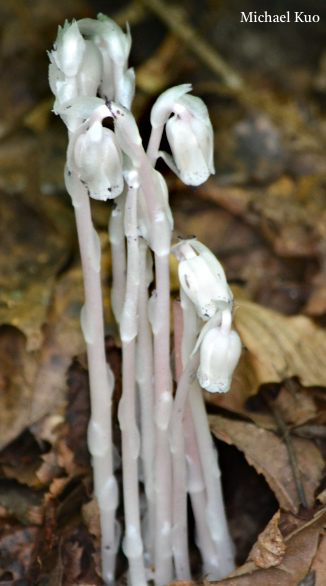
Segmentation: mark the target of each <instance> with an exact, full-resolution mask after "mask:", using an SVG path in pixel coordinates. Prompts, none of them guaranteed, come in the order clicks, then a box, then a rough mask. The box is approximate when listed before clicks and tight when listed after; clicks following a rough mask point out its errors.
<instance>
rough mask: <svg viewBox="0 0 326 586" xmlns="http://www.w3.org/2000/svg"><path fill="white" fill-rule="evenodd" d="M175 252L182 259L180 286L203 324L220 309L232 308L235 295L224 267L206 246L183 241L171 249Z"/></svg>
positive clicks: (180, 263) (180, 264) (180, 261)
mask: <svg viewBox="0 0 326 586" xmlns="http://www.w3.org/2000/svg"><path fill="white" fill-rule="evenodd" d="M172 253H173V254H174V255H175V257H176V258H177V259H178V260H179V280H180V285H181V287H182V289H183V291H184V293H185V294H186V295H187V296H188V297H189V299H190V300H191V301H192V302H193V304H194V305H195V308H196V312H197V314H198V316H199V317H200V318H201V319H202V320H203V321H207V320H208V319H210V318H211V317H212V316H213V315H214V314H215V313H216V312H217V311H218V310H223V309H227V308H232V305H233V295H232V292H231V290H230V287H229V286H228V284H227V280H226V277H225V273H224V270H223V267H222V265H221V264H220V263H219V261H218V260H217V258H216V257H215V256H214V254H213V253H212V252H211V251H210V250H209V249H208V248H207V247H206V246H204V244H201V243H200V242H198V241H197V240H196V239H191V240H183V241H181V242H179V243H178V244H176V245H175V246H173V247H172Z"/></svg>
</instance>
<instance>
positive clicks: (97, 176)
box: [67, 120, 123, 200]
mask: <svg viewBox="0 0 326 586" xmlns="http://www.w3.org/2000/svg"><path fill="white" fill-rule="evenodd" d="M86 124H87V123H86ZM84 127H85V124H84V125H83V129H82V130H83V131H82V132H77V133H76V136H75V137H72V139H71V141H70V144H69V148H68V157H67V163H68V167H69V168H71V169H72V170H74V171H75V172H76V173H77V175H78V177H79V179H80V181H81V182H82V183H83V184H84V185H85V187H86V188H87V190H88V193H89V195H90V197H92V198H94V199H100V200H107V199H112V198H114V197H116V196H118V195H120V193H121V192H122V190H123V175H122V170H123V157H122V152H121V149H120V146H119V144H118V142H117V139H116V137H115V134H114V132H112V130H110V129H109V128H104V127H103V126H102V122H101V120H94V122H93V123H92V124H89V128H87V126H86V128H84Z"/></svg>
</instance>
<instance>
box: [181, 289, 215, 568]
mask: <svg viewBox="0 0 326 586" xmlns="http://www.w3.org/2000/svg"><path fill="white" fill-rule="evenodd" d="M184 297H185V296H184V294H182V298H183V304H182V306H183V310H184V312H185V314H186V315H187V323H186V324H185V327H184V324H183V311H182V306H181V304H180V303H179V302H177V301H174V303H173V324H174V352H175V367H176V378H177V381H179V380H180V378H181V375H182V372H183V363H182V357H181V354H182V350H181V348H182V347H183V357H184V360H186V359H187V357H188V358H189V355H190V349H191V348H192V347H193V345H194V342H195V339H196V335H197V329H198V328H197V317H196V315H195V311H194V309H193V306H192V304H191V303H190V302H189V300H188V298H184ZM187 309H188V311H187ZM188 365H189V361H188ZM187 368H189V366H188V367H187V366H186V369H187ZM194 368H196V367H195V366H194ZM192 372H193V375H194V376H193V377H192V380H191V381H189V385H188V393H189V391H190V387H191V385H192V383H193V380H194V379H195V377H196V373H195V372H194V370H192ZM180 382H181V381H180ZM181 390H182V387H181V386H180V384H178V388H177V392H176V399H175V404H174V412H175V411H176V409H177V404H178V403H180V399H179V397H178V395H179V393H180V391H181ZM188 393H187V401H186V402H185V405H184V406H183V409H184V414H183V415H184V418H183V426H182V427H180V426H175V425H172V437H173V436H174V435H175V434H182V438H183V435H184V438H185V439H184V442H185V454H184V456H185V458H186V463H187V470H186V474H187V476H188V483H187V487H186V488H187V491H188V492H189V495H190V500H191V505H192V510H193V515H194V519H195V531H196V543H197V546H198V548H199V550H200V553H201V556H202V560H203V573H204V574H206V573H208V574H211V573H212V572H213V575H215V570H216V563H217V562H216V548H215V546H214V543H213V541H212V539H211V535H210V531H209V528H208V526H207V522H206V519H205V515H203V511H205V510H206V507H207V500H206V489H205V482H204V477H203V470H202V466H201V462H200V455H199V451H198V444H197V438H196V434H195V429H194V423H193V419H192V414H191V410H190V405H189V400H188ZM180 407H182V405H180ZM178 411H179V417H181V414H182V409H181V411H180V409H179V410H178ZM179 441H182V440H179ZM177 460H178V458H176V457H175V454H174V453H173V464H174V466H173V470H176V473H174V474H173V482H175V478H176V476H175V474H177V475H179V474H180V472H179V468H180V469H182V470H183V468H184V465H182V462H181V461H180V462H178V461H177ZM175 490H176V489H175V488H174V507H173V511H174V517H173V519H174V524H177V525H178V526H180V521H179V522H178V521H177V519H178V515H179V507H178V506H177V502H176V498H175ZM180 498H181V497H180ZM185 499H186V495H184V500H185ZM181 510H182V509H181ZM176 539H177V537H176ZM176 567H177V562H176ZM177 573H178V570H177Z"/></svg>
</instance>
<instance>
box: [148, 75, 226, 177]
mask: <svg viewBox="0 0 326 586" xmlns="http://www.w3.org/2000/svg"><path fill="white" fill-rule="evenodd" d="M190 90H191V86H189V85H186V84H185V85H180V86H176V87H175V88H171V89H170V90H167V91H166V92H164V93H163V94H162V95H161V96H160V97H159V98H158V100H157V102H156V103H155V104H154V106H153V109H152V113H151V123H152V125H153V127H154V128H155V127H157V126H159V125H160V124H161V125H162V124H165V123H166V127H165V128H166V135H167V138H168V141H169V144H170V147H171V151H172V155H173V157H171V155H169V154H167V153H164V152H160V156H161V157H162V158H163V159H164V161H165V162H166V163H167V165H168V166H169V167H170V168H171V169H172V170H173V171H174V172H175V173H176V174H177V175H178V177H180V179H181V180H182V181H183V182H184V183H185V184H186V185H200V184H201V183H204V181H206V179H208V177H209V175H210V174H211V173H214V172H215V169H214V160H213V146H214V145H213V142H214V135H213V128H212V125H211V121H210V119H209V115H208V111H207V108H206V106H205V104H204V102H203V101H202V100H201V99H200V98H198V97H196V96H191V95H189V94H188V92H189V91H190ZM170 114H173V115H172V117H171V118H169V115H170ZM168 118H169V119H168Z"/></svg>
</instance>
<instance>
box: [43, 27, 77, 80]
mask: <svg viewBox="0 0 326 586" xmlns="http://www.w3.org/2000/svg"><path fill="white" fill-rule="evenodd" d="M84 51H85V41H84V39H83V37H82V35H81V34H80V32H79V28H78V24H77V22H76V21H75V22H73V23H72V24H69V23H68V22H67V21H66V22H65V24H64V26H63V27H61V26H59V30H58V36H57V40H56V43H55V50H54V51H52V52H51V55H52V57H53V60H54V62H55V63H56V65H57V66H58V67H59V69H60V70H61V71H62V73H64V75H66V76H67V77H73V76H75V75H76V74H77V71H78V69H79V67H80V65H81V63H82V60H83V55H84Z"/></svg>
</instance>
